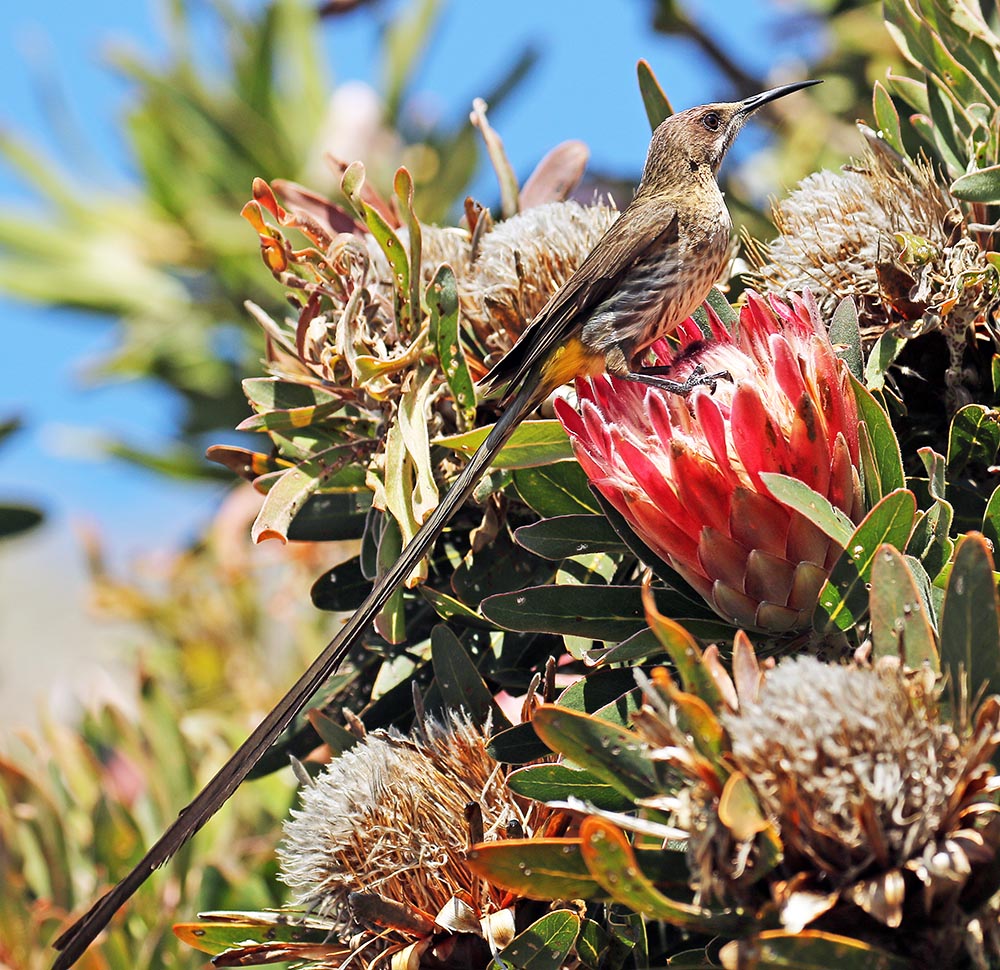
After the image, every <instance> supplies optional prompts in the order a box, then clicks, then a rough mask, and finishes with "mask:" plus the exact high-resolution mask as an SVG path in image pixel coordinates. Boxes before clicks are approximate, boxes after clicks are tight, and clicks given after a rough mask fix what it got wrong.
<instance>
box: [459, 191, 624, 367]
mask: <svg viewBox="0 0 1000 970" xmlns="http://www.w3.org/2000/svg"><path fill="white" fill-rule="evenodd" d="M617 217H618V211H617V210H616V209H615V208H613V207H612V206H610V205H601V204H597V205H591V206H583V205H580V204H579V203H578V202H573V201H568V202H550V203H547V204H546V205H539V206H535V207H534V208H531V209H528V210H527V211H525V212H522V213H519V214H518V215H516V216H514V217H512V218H510V219H507V220H505V221H504V222H501V223H499V224H498V225H496V226H495V227H494V228H493V229H492V230H491V231H490V232H488V233H487V234H486V235H484V236H483V238H482V242H481V244H480V247H479V252H478V254H477V257H476V260H475V262H474V264H473V265H472V267H471V271H470V273H469V276H468V277H467V278H465V279H460V280H459V290H460V292H461V295H462V308H463V311H464V312H465V314H466V317H467V319H468V320H469V321H470V322H471V323H472V326H473V327H474V328H475V329H476V331H477V332H481V333H484V334H485V333H491V332H492V333H493V334H494V335H495V336H493V337H492V339H490V340H489V341H488V343H489V347H490V350H491V351H493V352H494V353H495V354H502V353H504V352H506V351H507V350H509V349H510V347H511V346H512V344H513V343H514V341H515V340H516V339H517V338H518V337H519V336H520V335H521V332H522V331H523V330H524V328H525V327H526V326H527V325H528V323H529V322H530V321H531V320H532V318H534V317H535V316H537V314H538V312H539V311H540V310H541V309H542V307H543V306H545V304H546V303H547V302H548V301H549V298H550V297H551V296H552V294H553V293H555V292H556V290H557V289H559V287H560V286H562V284H563V283H564V282H565V281H566V280H567V279H568V278H569V277H570V276H571V275H572V273H573V272H574V271H575V270H576V268H577V267H578V266H579V265H580V264H581V263H582V262H583V260H584V258H585V257H586V256H587V254H588V253H589V252H590V251H591V250H592V249H593V248H594V246H596V245H597V242H598V240H599V239H600V238H601V236H603V235H604V233H605V232H606V231H607V230H608V228H609V227H610V225H611V223H612V222H614V221H615V219H616V218H617Z"/></svg>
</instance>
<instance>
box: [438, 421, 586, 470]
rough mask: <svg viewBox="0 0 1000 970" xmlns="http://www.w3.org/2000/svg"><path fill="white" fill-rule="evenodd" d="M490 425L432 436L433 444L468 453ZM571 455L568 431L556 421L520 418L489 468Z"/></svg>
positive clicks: (530, 465) (533, 463) (546, 462)
mask: <svg viewBox="0 0 1000 970" xmlns="http://www.w3.org/2000/svg"><path fill="white" fill-rule="evenodd" d="M492 430H493V425H487V426H486V427H482V428H476V429H475V430H473V431H466V432H464V433H463V434H456V435H449V436H447V437H444V438H435V439H434V442H433V443H434V444H435V445H440V446H442V447H444V448H450V449H451V450H452V451H458V452H460V453H461V454H463V455H466V456H469V457H471V456H472V455H474V454H475V453H476V449H478V448H479V446H480V445H481V444H482V443H483V442H484V441H485V440H486V436H487V435H488V434H489V433H490V431H492ZM572 457H573V446H572V445H571V444H570V441H569V435H567V434H566V431H565V430H564V429H563V426H562V425H561V424H560V423H559V422H558V421H522V422H521V424H520V426H519V427H518V428H517V430H516V431H515V432H514V433H513V434H512V435H511V437H510V440H509V441H508V442H507V444H505V445H504V446H503V448H502V449H501V450H500V453H499V454H498V455H497V456H496V458H494V459H493V466H492V467H493V468H501V469H513V468H533V467H534V466H536V465H549V464H551V463H553V462H557V461H565V460H566V459H569V458H572Z"/></svg>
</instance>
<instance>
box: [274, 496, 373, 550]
mask: <svg viewBox="0 0 1000 970" xmlns="http://www.w3.org/2000/svg"><path fill="white" fill-rule="evenodd" d="M371 501H372V497H371V492H367V491H365V492H313V493H312V494H311V495H309V496H308V497H307V498H306V501H305V504H304V505H303V506H302V507H301V508H300V509H299V511H298V512H297V513H296V516H295V518H294V519H292V521H291V523H290V524H289V526H288V529H287V531H286V535H287V537H288V540H289V541H290V542H337V541H341V540H344V539H360V538H361V536H362V535H363V534H364V531H365V519H366V518H367V516H368V512H369V510H370V509H371Z"/></svg>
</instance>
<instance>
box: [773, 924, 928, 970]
mask: <svg viewBox="0 0 1000 970" xmlns="http://www.w3.org/2000/svg"><path fill="white" fill-rule="evenodd" d="M754 943H755V959H757V960H759V963H758V966H760V967H769V968H774V970H778V968H787V970H831V968H832V967H836V968H837V970H907V968H909V967H911V966H912V964H911V963H910V961H908V960H903V959H901V958H899V957H896V956H893V955H892V954H891V953H887V952H886V951H885V950H880V949H878V948H877V947H875V946H872V945H871V944H869V943H863V942H862V941H860V940H856V939H854V938H853V937H848V936H836V935H835V934H833V933H826V932H823V931H821V930H801V931H799V932H798V933H789V932H786V931H784V930H766V931H765V932H763V933H758V934H757V935H756V936H755V937H754Z"/></svg>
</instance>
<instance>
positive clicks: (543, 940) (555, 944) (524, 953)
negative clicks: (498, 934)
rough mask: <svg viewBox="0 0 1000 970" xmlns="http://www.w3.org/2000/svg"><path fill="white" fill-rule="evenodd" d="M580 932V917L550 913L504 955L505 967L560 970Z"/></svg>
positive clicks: (567, 912) (565, 911)
mask: <svg viewBox="0 0 1000 970" xmlns="http://www.w3.org/2000/svg"><path fill="white" fill-rule="evenodd" d="M579 932H580V917H579V915H578V914H577V913H574V912H571V911H570V910H568V909H557V910H555V912H552V913H546V914H545V915H544V916H543V917H541V919H538V920H536V921H535V922H534V923H532V924H531V926H529V927H528V928H527V929H526V930H522V931H521V932H520V933H518V934H517V936H515V937H514V939H513V940H511V942H510V943H508V944H507V946H505V947H504V948H503V949H502V950H501V951H500V960H501V961H503V962H502V964H501V966H509V965H513V966H515V967H518V968H521V970H560V967H563V966H564V965H565V961H566V958H567V957H568V956H569V954H570V952H571V951H572V949H573V945H574V944H575V943H576V936H577V933H579Z"/></svg>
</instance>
